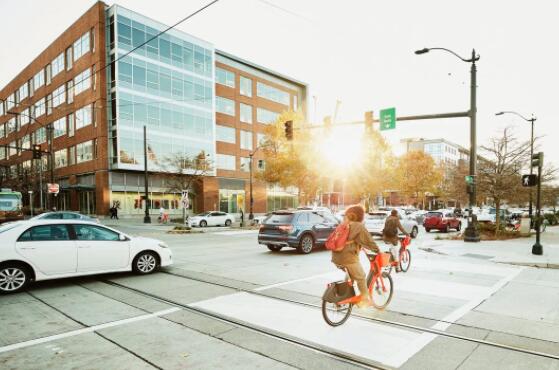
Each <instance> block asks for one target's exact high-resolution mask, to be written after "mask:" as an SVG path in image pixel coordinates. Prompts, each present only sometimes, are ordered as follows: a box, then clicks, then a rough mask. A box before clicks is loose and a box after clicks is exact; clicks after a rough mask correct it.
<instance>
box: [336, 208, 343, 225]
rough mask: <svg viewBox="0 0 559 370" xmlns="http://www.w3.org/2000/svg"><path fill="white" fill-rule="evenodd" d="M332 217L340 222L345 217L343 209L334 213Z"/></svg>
mask: <svg viewBox="0 0 559 370" xmlns="http://www.w3.org/2000/svg"><path fill="white" fill-rule="evenodd" d="M334 217H335V218H336V220H338V222H342V221H343V220H344V217H345V210H343V211H338V212H336V213H335V214H334Z"/></svg>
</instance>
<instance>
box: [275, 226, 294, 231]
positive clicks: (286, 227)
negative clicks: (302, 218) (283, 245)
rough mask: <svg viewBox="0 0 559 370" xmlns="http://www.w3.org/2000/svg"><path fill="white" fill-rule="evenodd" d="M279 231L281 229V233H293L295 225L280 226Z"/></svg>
mask: <svg viewBox="0 0 559 370" xmlns="http://www.w3.org/2000/svg"><path fill="white" fill-rule="evenodd" d="M278 229H280V230H281V231H285V232H286V233H290V232H292V231H293V225H282V226H278Z"/></svg>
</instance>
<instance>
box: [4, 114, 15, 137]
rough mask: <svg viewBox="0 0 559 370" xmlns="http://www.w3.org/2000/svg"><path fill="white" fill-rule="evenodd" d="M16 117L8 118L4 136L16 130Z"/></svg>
mask: <svg viewBox="0 0 559 370" xmlns="http://www.w3.org/2000/svg"><path fill="white" fill-rule="evenodd" d="M16 126H17V123H16V118H15V117H12V118H10V120H9V121H8V131H7V133H6V136H8V135H10V134H11V133H12V132H16Z"/></svg>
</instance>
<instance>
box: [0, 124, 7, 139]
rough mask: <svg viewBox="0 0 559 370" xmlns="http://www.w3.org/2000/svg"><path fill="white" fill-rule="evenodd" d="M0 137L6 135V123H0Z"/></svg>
mask: <svg viewBox="0 0 559 370" xmlns="http://www.w3.org/2000/svg"><path fill="white" fill-rule="evenodd" d="M2 137H6V125H5V124H1V125H0V138H2Z"/></svg>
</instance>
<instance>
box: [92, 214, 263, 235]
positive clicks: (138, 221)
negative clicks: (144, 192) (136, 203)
mask: <svg viewBox="0 0 559 370" xmlns="http://www.w3.org/2000/svg"><path fill="white" fill-rule="evenodd" d="M100 222H101V223H102V224H103V225H105V226H109V227H127V228H131V229H147V230H158V231H163V232H166V231H169V230H172V229H173V228H174V227H175V226H183V224H182V223H174V222H169V223H163V224H162V223H159V222H158V220H157V216H151V223H150V224H145V223H144V219H143V217H125V218H119V219H118V220H115V219H112V220H111V219H110V218H108V217H107V218H101V219H100ZM194 229H195V230H201V231H202V232H204V233H218V232H224V231H233V230H254V229H250V228H243V229H241V228H240V223H239V222H234V223H233V225H232V226H230V227H226V226H211V227H195V228H194Z"/></svg>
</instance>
